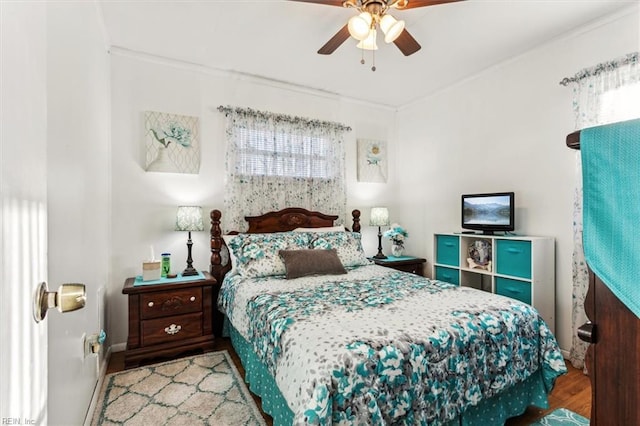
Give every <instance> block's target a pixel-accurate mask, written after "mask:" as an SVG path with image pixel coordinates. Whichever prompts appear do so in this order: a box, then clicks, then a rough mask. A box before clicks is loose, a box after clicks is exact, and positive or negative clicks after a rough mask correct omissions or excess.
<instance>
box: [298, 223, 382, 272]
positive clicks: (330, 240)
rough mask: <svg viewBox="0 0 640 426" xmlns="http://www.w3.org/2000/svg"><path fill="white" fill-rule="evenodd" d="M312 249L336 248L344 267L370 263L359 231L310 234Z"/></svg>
mask: <svg viewBox="0 0 640 426" xmlns="http://www.w3.org/2000/svg"><path fill="white" fill-rule="evenodd" d="M308 235H309V237H310V239H311V243H310V247H311V248H312V249H336V252H337V253H338V257H339V258H340V262H342V265H343V266H344V267H351V266H361V265H370V264H371V261H370V260H369V259H367V256H366V255H365V254H364V250H363V249H362V241H361V240H360V238H361V235H360V233H358V232H346V231H342V232H321V233H309V234H308Z"/></svg>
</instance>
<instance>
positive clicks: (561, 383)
mask: <svg viewBox="0 0 640 426" xmlns="http://www.w3.org/2000/svg"><path fill="white" fill-rule="evenodd" d="M224 349H226V350H227V351H228V352H229V354H230V355H231V358H232V359H233V362H234V364H235V365H236V368H237V369H238V371H239V372H240V374H241V375H242V377H244V368H243V367H242V364H240V358H239V357H238V355H237V354H236V352H235V351H234V350H233V347H232V346H231V342H230V341H229V339H225V338H216V347H215V350H224ZM160 361H164V360H161V359H159V360H154V361H153V362H160ZM567 368H568V369H569V373H568V374H565V375H564V376H562V377H559V378H558V379H557V381H556V386H555V387H554V389H553V392H552V393H551V395H550V396H549V404H550V407H549V409H548V410H541V409H539V408H536V407H529V408H527V410H526V411H525V412H524V414H522V415H520V416H518V417H512V418H510V419H509V420H507V422H506V423H505V425H506V426H528V425H530V424H531V423H533V422H535V421H536V420H539V419H540V418H542V417H544V416H545V415H546V414H547V413H550V412H551V411H553V410H555V409H556V408H561V407H564V408H567V409H569V410H571V411H573V412H575V413H578V414H580V415H581V416H584V417H586V418H589V417H590V414H591V383H590V382H589V378H588V377H587V376H585V375H584V374H583V373H582V371H581V370H578V369H576V368H574V367H572V366H571V364H569V363H568V362H567ZM122 370H124V352H116V353H113V354H112V355H111V358H110V360H109V365H108V367H107V374H109V373H116V372H118V371H122ZM252 396H253V399H254V400H255V401H256V404H257V405H258V407H259V408H261V407H262V404H261V402H260V398H258V397H257V396H255V395H253V394H252ZM260 411H261V412H262V409H261V410H260ZM262 416H263V417H264V419H265V421H266V423H267V425H268V426H273V421H272V419H271V417H270V416H269V415H267V414H265V413H264V412H263V413H262Z"/></svg>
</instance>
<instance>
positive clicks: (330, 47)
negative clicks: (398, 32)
mask: <svg viewBox="0 0 640 426" xmlns="http://www.w3.org/2000/svg"><path fill="white" fill-rule="evenodd" d="M401 37H402V36H401ZM348 38H349V28H348V24H347V25H345V26H344V27H342V28H341V29H340V31H338V32H337V33H336V34H335V35H334V36H333V37H331V39H330V40H329V41H328V42H326V43H325V45H324V46H322V47H321V48H320V50H318V53H319V54H321V55H331V54H332V53H333V52H334V51H335V50H336V49H337V48H338V47H340V45H341V44H342V43H344V42H345V40H346V39H348Z"/></svg>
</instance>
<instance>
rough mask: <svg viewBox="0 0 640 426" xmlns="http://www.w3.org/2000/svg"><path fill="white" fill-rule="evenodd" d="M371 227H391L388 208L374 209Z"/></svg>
mask: <svg viewBox="0 0 640 426" xmlns="http://www.w3.org/2000/svg"><path fill="white" fill-rule="evenodd" d="M369 226H389V210H388V209H387V208H386V207H372V208H371V219H370V220H369Z"/></svg>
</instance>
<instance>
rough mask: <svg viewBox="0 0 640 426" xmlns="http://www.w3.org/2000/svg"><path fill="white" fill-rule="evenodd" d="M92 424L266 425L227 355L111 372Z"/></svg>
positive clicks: (190, 358)
mask: <svg viewBox="0 0 640 426" xmlns="http://www.w3.org/2000/svg"><path fill="white" fill-rule="evenodd" d="M98 401H99V402H98V405H97V407H96V411H95V413H94V417H93V421H92V422H91V424H92V425H105V426H107V425H127V426H129V425H130V426H135V425H171V426H174V425H175V426H177V425H190V426H192V425H194V426H195V425H246V426H250V425H251V426H253V425H265V424H266V423H265V421H264V419H263V418H262V415H261V414H260V411H259V410H258V407H257V406H256V404H255V402H254V401H253V399H252V397H251V394H250V393H249V390H248V389H247V387H246V386H245V384H244V381H243V380H242V378H241V377H240V374H239V373H238V370H237V369H236V367H235V365H233V361H232V360H231V357H230V356H229V353H228V352H227V351H226V350H225V351H220V352H210V353H206V354H204V355H197V356H192V357H188V358H181V359H178V360H174V361H168V362H163V363H161V364H153V365H148V366H145V367H139V368H135V369H132V370H126V371H122V372H119V373H113V374H109V375H107V376H106V377H105V380H104V384H103V386H102V389H101V392H100V396H99V399H98Z"/></svg>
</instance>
